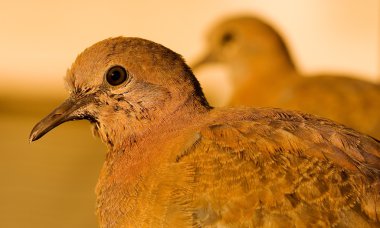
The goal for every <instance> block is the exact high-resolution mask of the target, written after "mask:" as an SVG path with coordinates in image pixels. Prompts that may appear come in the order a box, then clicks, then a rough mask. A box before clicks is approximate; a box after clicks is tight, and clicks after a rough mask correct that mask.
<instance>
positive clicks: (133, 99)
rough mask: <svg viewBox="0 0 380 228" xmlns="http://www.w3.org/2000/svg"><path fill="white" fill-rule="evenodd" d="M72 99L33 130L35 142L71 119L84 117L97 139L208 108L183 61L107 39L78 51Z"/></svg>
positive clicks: (157, 48) (135, 41)
mask: <svg viewBox="0 0 380 228" xmlns="http://www.w3.org/2000/svg"><path fill="white" fill-rule="evenodd" d="M65 81H66V84H67V87H68V90H69V93H70V96H69V98H68V99H67V100H66V101H65V102H64V103H63V104H62V105H61V106H59V107H58V108H56V109H55V110H54V111H53V112H52V113H51V114H49V115H48V116H46V117H45V118H44V119H43V120H41V121H40V122H39V123H38V124H37V125H36V126H35V127H34V128H33V130H32V132H31V135H30V140H31V141H34V140H37V139H38V138H40V137H42V136H43V135H44V134H45V133H47V132H48V131H50V130H51V129H53V128H55V127H56V126H58V125H60V124H61V123H64V122H66V121H69V120H79V119H87V120H90V121H91V122H92V123H93V124H94V125H95V129H96V132H97V133H99V135H100V136H101V138H102V139H103V141H104V140H107V141H108V143H109V144H111V145H112V142H109V140H110V138H111V139H112V138H115V137H117V134H121V133H120V132H119V133H118V132H117V131H119V130H121V131H122V133H125V132H127V131H137V130H138V129H139V128H144V127H146V126H149V124H152V123H153V122H157V121H162V120H164V119H165V117H166V116H168V115H171V114H172V113H173V112H176V110H179V109H181V108H184V107H186V108H194V109H202V108H206V109H207V108H208V104H207V101H206V100H205V98H204V96H203V93H202V90H201V88H200V85H199V83H198V81H197V80H196V79H195V77H194V75H193V73H192V72H191V70H190V68H189V67H188V66H187V65H186V63H185V62H184V60H183V58H182V57H181V56H180V55H178V54H176V53H175V52H173V51H171V50H169V49H168V48H165V47H164V46H162V45H159V44H156V43H154V42H151V41H148V40H144V39H140V38H125V37H118V38H111V39H106V40H103V41H101V42H98V43H96V44H94V45H93V46H91V47H89V48H87V49H86V50H85V51H84V52H83V53H81V54H80V55H79V56H78V57H77V59H76V61H75V62H74V63H73V65H72V67H71V68H70V69H69V70H68V71H67V75H66V78H65Z"/></svg>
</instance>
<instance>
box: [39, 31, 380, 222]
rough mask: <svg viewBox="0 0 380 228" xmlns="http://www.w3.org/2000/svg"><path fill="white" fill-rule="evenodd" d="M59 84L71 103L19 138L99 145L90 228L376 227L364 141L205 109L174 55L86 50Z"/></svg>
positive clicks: (299, 123) (310, 120)
mask: <svg viewBox="0 0 380 228" xmlns="http://www.w3.org/2000/svg"><path fill="white" fill-rule="evenodd" d="M66 81H67V84H68V86H69V89H70V97H69V98H68V99H69V101H75V102H69V101H68V102H66V103H65V105H63V106H61V107H64V109H62V108H58V109H57V110H58V111H57V110H55V112H54V114H51V115H49V116H48V117H47V120H48V121H42V123H41V124H38V125H37V127H36V128H34V130H33V131H32V134H31V136H32V139H33V138H37V137H38V136H40V135H41V132H43V133H46V132H47V131H48V130H51V129H52V128H53V127H54V126H56V125H57V124H58V123H62V122H64V121H66V120H75V119H82V118H85V119H88V120H90V121H91V123H92V124H94V125H95V129H96V131H97V134H98V135H99V136H100V138H101V139H102V141H103V142H104V143H106V144H107V145H108V154H107V157H106V161H105V163H104V166H103V169H102V171H101V174H100V177H99V182H98V185H97V190H96V194H97V215H98V218H99V223H100V226H101V227H145V226H150V227H194V226H196V227H206V226H210V227H217V226H227V227H231V226H237V227H240V226H250V227H253V226H255V227H256V226H269V225H274V226H276V225H277V226H280V225H281V226H283V225H286V226H296V227H305V226H313V225H320V226H347V227H350V226H351V227H355V226H356V227H370V226H379V225H380V224H379V216H380V215H379V211H380V210H379V206H378V205H379V188H380V187H379V183H380V180H379V174H380V158H379V157H380V142H378V141H376V140H374V139H372V138H370V137H368V136H365V135H362V134H360V133H358V132H356V131H354V130H352V129H349V128H346V127H344V126H342V125H339V124H335V123H334V122H332V121H329V120H327V119H322V118H319V117H316V116H312V115H308V114H304V113H299V112H292V111H284V110H281V109H254V108H214V109H213V108H211V107H210V106H209V105H208V103H207V101H206V100H205V98H204V96H203V93H202V90H201V88H200V85H199V83H198V82H197V81H196V79H195V77H194V75H193V74H192V72H191V70H190V69H189V68H188V66H187V65H186V64H185V63H184V61H183V59H182V58H181V57H180V56H179V55H178V54H176V53H174V52H172V51H171V50H169V49H167V48H165V47H163V46H161V45H159V44H156V43H153V42H150V41H147V40H143V39H139V38H123V37H118V38H113V39H107V40H104V41H101V42H99V43H97V44H95V45H93V46H91V47H90V48H88V49H86V50H85V51H84V52H83V53H82V54H80V55H79V56H78V58H77V60H76V61H75V62H74V64H73V65H72V67H71V69H70V70H69V71H68V74H67V77H66ZM89 97H91V99H88V98H89ZM78 102H79V103H78ZM68 104H71V106H69V105H68ZM78 104H80V105H78ZM62 110H64V111H62ZM67 110H69V111H67ZM57 112H58V113H57ZM56 114H59V115H58V117H56V116H55V115H56ZM63 116H65V117H63ZM52 120H53V121H52Z"/></svg>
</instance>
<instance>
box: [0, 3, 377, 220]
mask: <svg viewBox="0 0 380 228" xmlns="http://www.w3.org/2000/svg"><path fill="white" fill-rule="evenodd" d="M240 12H244V13H252V14H255V15H259V16H261V17H262V18H264V19H266V20H267V21H269V22H271V23H272V24H273V25H275V26H276V28H278V29H279V30H281V33H282V34H283V35H284V36H285V37H286V40H287V41H288V44H289V46H290V48H291V50H292V53H293V57H294V58H295V60H296V61H297V64H298V66H299V67H300V68H301V70H302V71H303V72H306V73H307V72H320V71H322V72H339V73H347V74H350V75H357V76H358V77H362V78H366V79H368V80H372V81H375V80H380V76H379V75H380V69H379V68H380V58H379V55H380V54H379V53H380V46H379V43H380V42H379V41H380V1H378V0H363V1H356V0H336V1H329V0H308V1H304V0H289V1H282V0H269V1H268V0H250V1H248V0H240V1H237V0H234V1H232V0H230V1H226V0H224V1H221V0H211V1H207V2H206V1H200V0H194V1H188V2H183V1H174V0H164V1H137V0H129V1H128V0H127V1H116V0H111V1H89V0H85V1H72V0H67V1H60V2H58V1H46V0H36V1H26V0H15V1H8V2H4V1H3V2H2V3H1V4H0V30H1V35H0V148H1V151H0V157H1V159H0V183H1V187H0V227H95V226H96V219H95V216H94V210H95V209H94V208H95V207H94V205H95V197H94V188H95V184H96V179H97V175H98V173H99V170H100V167H101V164H102V160H103V157H104V153H105V147H104V146H103V145H102V144H101V143H100V142H99V140H97V139H95V138H94V137H93V136H92V134H91V131H90V130H89V129H90V126H89V124H88V123H86V122H84V121H79V122H76V123H75V122H73V123H70V124H65V125H62V126H60V127H59V128H57V129H55V130H53V131H52V132H51V133H49V134H48V135H47V136H46V137H44V138H43V139H42V140H40V141H37V142H35V143H32V144H29V143H28V141H27V140H28V135H29V132H30V130H31V129H32V127H33V125H34V124H35V123H36V122H37V121H38V120H39V119H41V118H42V117H43V116H44V115H46V114H47V113H48V112H49V111H50V110H52V109H53V108H54V107H55V106H56V105H58V104H59V103H60V102H61V101H62V100H63V99H64V97H65V90H64V85H63V80H62V78H63V76H64V75H65V72H66V69H67V68H68V67H70V65H71V63H72V62H73V61H74V59H75V57H76V55H77V54H78V53H79V52H81V51H82V50H83V49H84V48H86V47H88V46H89V45H91V44H93V43H94V42H97V41H100V40H102V39H105V38H107V37H111V36H120V35H123V36H138V37H143V38H146V39H150V40H153V41H156V42H158V43H161V44H163V45H165V46H167V47H169V48H171V49H172V50H174V51H176V52H178V53H180V54H182V55H183V56H184V57H185V59H186V60H187V61H188V62H191V61H192V60H194V59H195V58H197V57H198V56H197V55H198V54H199V53H201V50H202V49H203V48H204V36H205V34H204V32H205V31H207V29H208V28H209V27H210V26H211V25H212V24H214V23H216V22H217V21H219V20H220V19H222V18H223V16H225V15H230V14H236V13H240ZM197 73H198V78H199V79H200V81H201V82H202V86H203V87H204V88H205V89H206V90H207V91H210V93H211V94H213V95H214V96H220V97H221V99H225V97H226V96H228V80H226V78H225V77H224V75H223V71H222V70H221V69H217V68H215V69H203V70H202V71H201V72H197Z"/></svg>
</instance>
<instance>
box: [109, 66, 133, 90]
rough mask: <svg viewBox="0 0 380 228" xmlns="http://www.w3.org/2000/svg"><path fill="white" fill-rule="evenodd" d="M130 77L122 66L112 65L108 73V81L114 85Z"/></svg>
mask: <svg viewBox="0 0 380 228" xmlns="http://www.w3.org/2000/svg"><path fill="white" fill-rule="evenodd" d="M127 79H128V73H127V71H126V70H125V69H124V67H121V66H113V67H111V68H110V69H109V70H108V71H107V74H106V80H107V82H108V83H109V84H110V85H112V86H117V85H120V84H122V83H123V82H125V81H126V80H127Z"/></svg>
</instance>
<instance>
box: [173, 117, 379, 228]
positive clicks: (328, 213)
mask: <svg viewBox="0 0 380 228" xmlns="http://www.w3.org/2000/svg"><path fill="white" fill-rule="evenodd" d="M243 115H245V116H243ZM241 116H243V117H241V118H240V120H230V121H227V122H226V121H220V122H218V121H214V123H212V124H210V125H208V126H207V127H205V128H204V129H202V130H201V131H200V136H199V138H198V140H196V142H195V143H194V144H193V145H192V146H191V147H190V148H189V149H187V150H186V151H184V152H183V154H182V155H181V156H179V157H178V162H180V163H181V162H184V163H187V164H189V165H190V166H191V167H193V169H194V182H195V186H196V189H195V193H194V196H193V199H195V200H194V207H195V208H196V209H195V212H194V218H195V220H196V223H197V224H200V225H201V226H207V225H210V226H217V225H220V226H223V225H225V226H228V227H235V226H239V227H240V226H245V227H257V226H261V225H262V226H275V227H277V226H281V227H282V226H284V227H292V226H293V225H296V226H297V227H298V226H301V227H305V226H310V225H319V226H323V227H325V226H332V225H337V224H340V225H346V226H357V227H366V226H369V225H379V223H378V221H379V216H380V213H379V212H380V206H379V203H380V200H379V189H380V188H379V187H380V182H379V174H380V162H379V161H380V143H379V142H378V141H376V140H375V139H372V138H370V137H367V136H364V135H360V134H358V133H356V132H355V131H353V130H351V129H348V128H345V127H343V126H341V125H336V124H334V123H333V122H331V121H329V120H326V119H319V118H317V117H314V116H311V115H305V114H300V113H297V112H285V111H281V110H273V109H263V110H259V111H257V112H254V113H252V114H248V115H247V114H243V113H242V115H241ZM224 118H225V119H228V118H229V117H228V116H224ZM292 224H293V225H292Z"/></svg>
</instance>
